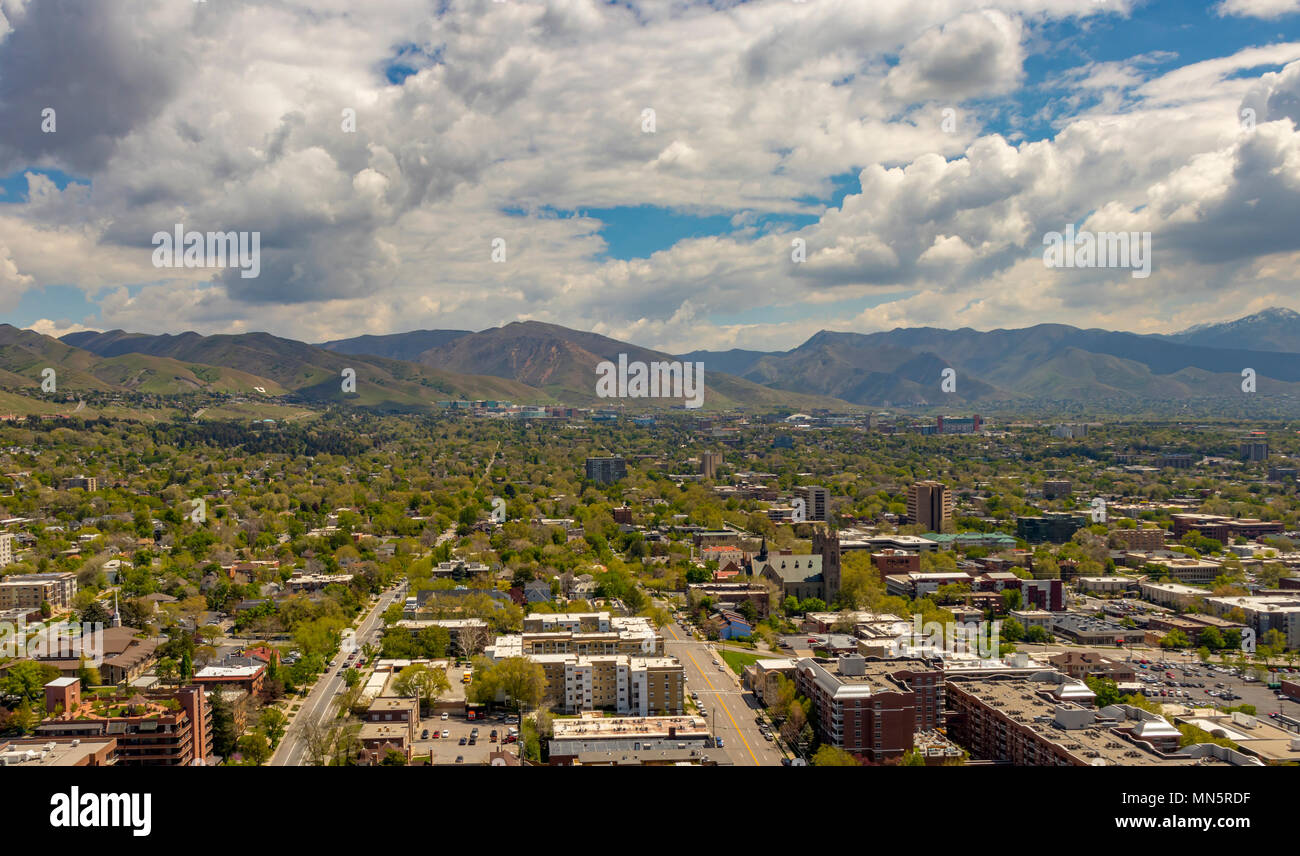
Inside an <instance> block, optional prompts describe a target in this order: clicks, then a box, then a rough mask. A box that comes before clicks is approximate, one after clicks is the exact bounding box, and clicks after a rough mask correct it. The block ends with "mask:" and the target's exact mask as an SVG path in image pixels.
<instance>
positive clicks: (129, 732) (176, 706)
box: [36, 678, 212, 767]
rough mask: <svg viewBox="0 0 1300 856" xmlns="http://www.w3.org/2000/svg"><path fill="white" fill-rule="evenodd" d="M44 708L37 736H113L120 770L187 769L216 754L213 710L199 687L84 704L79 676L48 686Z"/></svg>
mask: <svg viewBox="0 0 1300 856" xmlns="http://www.w3.org/2000/svg"><path fill="white" fill-rule="evenodd" d="M45 707H46V713H47V714H48V715H49V716H48V717H47V718H46V719H45V721H44V722H42V723H41V724H40V725H38V726H37V727H36V735H37V736H38V737H50V738H53V739H56V740H58V739H62V738H89V739H91V740H105V739H108V738H113V739H115V740H116V741H117V765H118V766H122V767H186V766H191V765H201V764H205V763H206V762H207V759H208V758H209V757H211V755H212V709H211V707H209V705H208V701H207V698H206V697H205V696H204V693H203V688H202V687H199V686H187V687H181V688H180V689H177V690H175V691H170V692H148V693H138V692H137V693H134V694H132V695H130V696H123V697H119V698H114V699H94V700H91V701H83V700H82V699H81V692H80V683H79V682H78V681H77V680H76V679H75V678H59V679H57V680H54V681H51V682H50V683H49V684H47V685H46V687H45ZM56 712H58V716H55V713H56Z"/></svg>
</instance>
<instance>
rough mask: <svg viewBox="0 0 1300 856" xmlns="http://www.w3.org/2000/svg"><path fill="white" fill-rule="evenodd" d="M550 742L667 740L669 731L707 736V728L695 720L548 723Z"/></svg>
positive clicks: (587, 719) (596, 718)
mask: <svg viewBox="0 0 1300 856" xmlns="http://www.w3.org/2000/svg"><path fill="white" fill-rule="evenodd" d="M551 726H552V732H551V735H552V739H553V740H580V739H581V740H591V739H599V738H608V737H639V736H644V737H667V736H668V732H669V730H670V729H676V734H677V735H678V736H688V735H691V736H699V735H706V734H708V733H709V724H708V723H707V722H706V721H705V720H704V719H703V718H702V717H698V716H583V717H580V718H578V719H562V718H559V717H557V718H555V719H553V720H552V721H551Z"/></svg>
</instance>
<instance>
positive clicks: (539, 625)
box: [523, 612, 613, 633]
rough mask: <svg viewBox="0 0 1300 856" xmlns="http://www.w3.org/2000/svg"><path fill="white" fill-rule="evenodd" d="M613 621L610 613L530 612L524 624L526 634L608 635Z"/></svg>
mask: <svg viewBox="0 0 1300 856" xmlns="http://www.w3.org/2000/svg"><path fill="white" fill-rule="evenodd" d="M612 628H613V620H612V618H611V617H610V614H609V613H608V612H557V613H549V612H530V613H529V614H528V615H527V616H526V617H525V618H524V623H523V631H524V632H525V633H555V632H558V631H561V630H564V631H568V632H569V633H578V632H582V633H592V632H596V633H608V632H609V631H610V630H611V629H612Z"/></svg>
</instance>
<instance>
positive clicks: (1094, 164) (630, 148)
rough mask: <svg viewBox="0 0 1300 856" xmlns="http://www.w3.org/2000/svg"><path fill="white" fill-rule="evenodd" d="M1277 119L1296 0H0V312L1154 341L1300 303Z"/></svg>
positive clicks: (682, 340)
mask: <svg viewBox="0 0 1300 856" xmlns="http://www.w3.org/2000/svg"><path fill="white" fill-rule="evenodd" d="M50 111H53V112H52V113H51V112H50ZM351 116H355V130H352V128H351V125H350V123H349V117H351ZM1297 125H1300V0H1222V2H1221V1H1220V0H1212V2H1205V3H1199V2H1196V0H1145V1H1144V0H984V2H976V0H970V1H969V2H968V0H802V2H800V0H751V2H738V0H712V2H688V0H609V2H602V0H367V2H364V3H363V2H357V0H311V2H291V1H290V0H263V2H252V0H249V2H245V1H244V0H203V2H193V0H114V2H111V3H105V2H103V0H0V321H7V322H9V323H13V324H17V325H20V326H26V327H32V328H34V329H37V330H40V331H42V332H46V333H51V334H54V335H58V334H61V333H63V332H67V331H69V330H75V329H83V328H91V329H112V328H123V329H127V330H133V331H142V332H180V331H182V330H187V329H192V330H197V331H199V332H203V333H218V332H223V333H229V332H246V331H252V330H268V331H270V332H273V333H277V334H280V335H284V336H289V337H293V338H297V339H302V340H306V341H323V340H327V339H333V338H340V337H345V336H354V335H360V334H363V333H393V332H403V331H406V330H412V329H436V328H456V329H473V330H477V329H483V328H485V327H490V326H496V325H499V324H503V323H507V322H510V321H516V320H525V319H536V320H542V321H548V322H553V323H558V324H563V325H565V326H569V327H575V328H580V329H586V330H594V331H597V332H600V333H604V334H606V335H611V336H614V337H616V338H622V339H627V340H630V341H633V342H636V343H637V344H641V345H645V346H651V347H657V348H663V349H665V350H672V351H678V352H681V351H686V350H692V349H696V348H715V349H716V348H729V347H743V348H760V349H775V348H790V347H794V346H795V345H797V344H799V343H800V342H802V341H803V340H805V339H806V338H807V337H808V336H810V335H812V334H813V333H815V332H816V331H818V330H821V329H835V330H859V331H864V332H866V331H872V330H880V329H890V328H893V327H896V326H917V325H936V326H944V327H958V326H969V327H974V328H977V329H993V328H997V327H1021V326H1027V325H1031V324H1035V323H1040V322H1062V323H1071V324H1076V325H1079V326H1098V327H1107V328H1112V329H1125V330H1135V331H1139V332H1167V331H1173V330H1178V329H1182V328H1184V327H1187V326H1189V325H1191V324H1195V323H1199V322H1205V321H1214V320H1220V319H1230V318H1236V317H1239V316H1241V315H1246V314H1249V313H1251V312H1254V311H1257V310H1259V309H1263V308H1266V307H1269V306H1287V307H1291V308H1296V309H1300V295H1297V294H1296V293H1295V292H1296V274H1295V272H1296V270H1297V268H1298V265H1297V263H1298V262H1300V228H1297V226H1298V225H1300V129H1298V128H1297ZM176 224H182V225H183V226H184V228H185V229H186V230H187V231H188V230H195V231H200V232H208V231H239V232H258V233H260V239H261V270H260V275H259V276H257V277H255V278H245V277H241V276H240V273H239V271H238V270H235V269H229V270H218V269H214V268H208V269H189V270H187V269H183V268H182V269H176V268H159V267H156V266H155V265H154V254H153V249H154V247H153V243H152V239H153V235H154V234H155V233H157V232H159V231H167V232H171V231H173V230H174V228H175V227H176ZM1066 224H1074V226H1075V227H1076V228H1077V229H1079V230H1085V231H1094V232H1100V231H1120V230H1123V231H1136V232H1150V233H1151V235H1152V257H1153V258H1152V273H1151V276H1150V277H1148V278H1145V279H1142V278H1134V277H1133V276H1131V271H1128V270H1123V269H1103V270H1098V269H1077V268H1076V269H1060V268H1055V269H1049V268H1047V267H1046V266H1045V265H1044V262H1043V238H1044V235H1045V234H1046V233H1048V232H1051V231H1063V230H1064V228H1065V226H1066ZM796 243H797V244H800V245H801V246H802V247H803V248H804V254H805V260H804V261H802V262H797V261H795V260H794V258H793V255H795V248H796ZM494 246H496V247H497V248H499V249H500V248H503V249H504V261H497V260H494V258H493V248H494ZM500 255H501V253H500V252H498V253H497V257H498V258H500Z"/></svg>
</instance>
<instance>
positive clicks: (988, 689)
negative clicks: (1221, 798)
mask: <svg viewBox="0 0 1300 856" xmlns="http://www.w3.org/2000/svg"><path fill="white" fill-rule="evenodd" d="M950 687H952V688H956V689H959V690H961V691H963V692H966V693H969V694H971V695H974V696H975V697H976V698H978V699H979V700H980V701H982V702H983V703H984V704H985V705H987V706H989V707H991V708H993V709H994V710H996V711H997V712H998V713H999V714H1001V715H1002V716H1005V717H1007V718H1008V719H1010V720H1012V721H1014V722H1016V723H1017V724H1019V725H1021V726H1023V727H1024V728H1027V729H1029V730H1030V731H1033V732H1035V733H1036V734H1038V735H1039V736H1040V737H1041V738H1042V739H1044V740H1046V741H1048V742H1050V743H1054V744H1056V745H1057V746H1060V747H1062V748H1064V749H1065V750H1066V751H1067V752H1068V753H1069V754H1070V755H1072V756H1074V757H1075V758H1078V759H1080V760H1081V761H1082V762H1083V763H1085V764H1093V765H1097V766H1117V767H1120V766H1122V767H1186V766H1193V765H1195V764H1198V763H1200V764H1213V765H1219V766H1232V765H1231V764H1228V763H1227V762H1225V761H1221V760H1219V759H1217V758H1212V757H1211V758H1201V759H1192V758H1162V757H1160V756H1159V755H1156V754H1155V753H1152V752H1149V751H1147V750H1146V749H1144V748H1143V747H1141V746H1138V745H1137V744H1135V743H1131V742H1129V741H1128V740H1127V739H1125V738H1124V736H1123V735H1120V734H1117V733H1115V731H1114V730H1113V728H1114V726H1116V725H1123V724H1125V723H1121V722H1116V721H1113V720H1108V719H1101V720H1098V721H1097V722H1096V723H1095V724H1093V725H1090V726H1087V727H1084V728H1071V729H1068V730H1067V729H1065V728H1062V727H1060V726H1059V725H1057V724H1056V712H1057V708H1060V707H1065V708H1066V709H1067V710H1078V708H1077V707H1075V706H1074V705H1062V704H1061V702H1058V701H1055V700H1048V699H1046V698H1044V697H1043V696H1041V695H1039V692H1041V691H1043V690H1050V689H1052V688H1053V687H1054V685H1053V684H1049V683H1046V682H1039V681H1028V680H1005V679H1003V680H963V681H961V682H953V683H952V684H950ZM1094 713H1095V712H1094Z"/></svg>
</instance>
